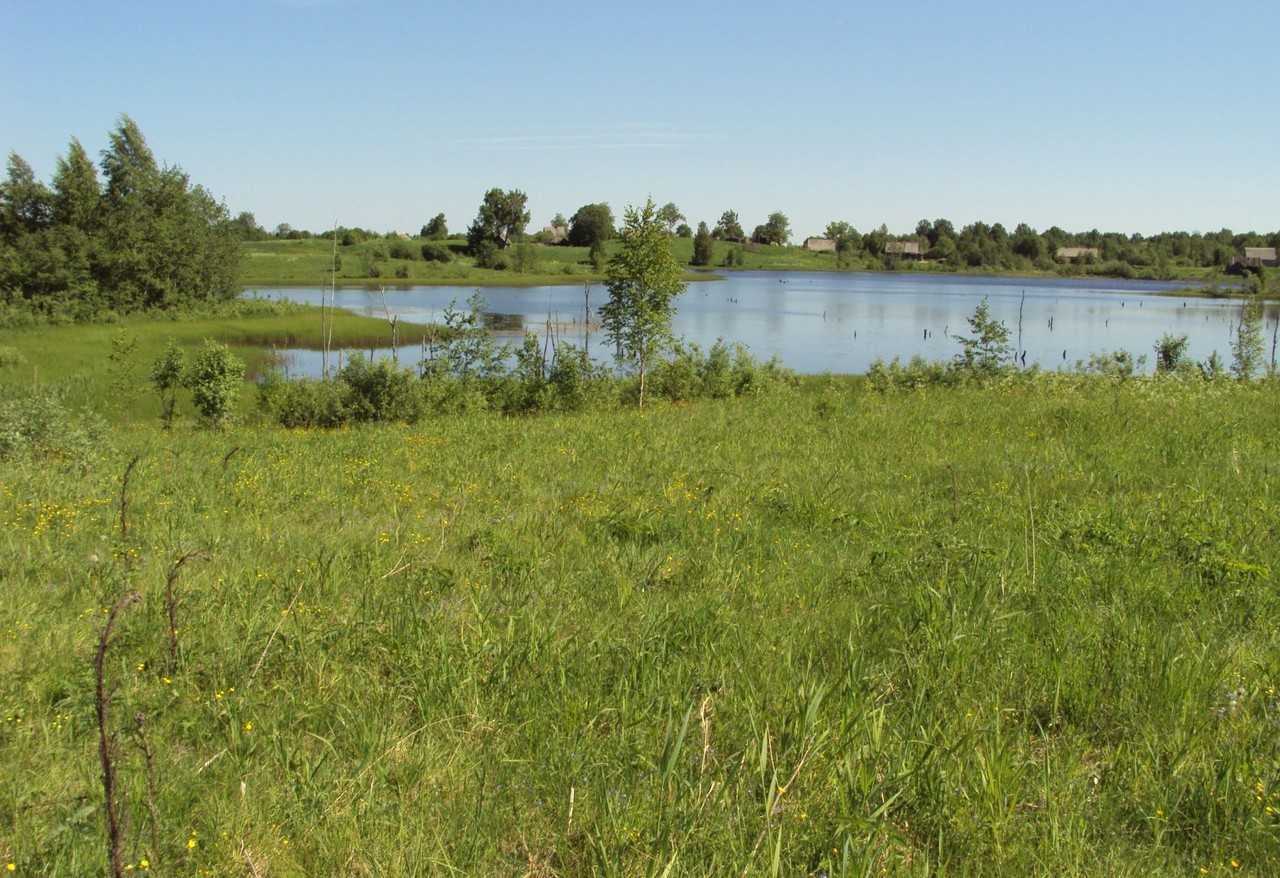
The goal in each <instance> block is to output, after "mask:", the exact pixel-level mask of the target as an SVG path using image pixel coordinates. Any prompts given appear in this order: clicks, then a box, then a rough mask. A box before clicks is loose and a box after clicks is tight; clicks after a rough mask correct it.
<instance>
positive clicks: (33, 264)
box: [0, 116, 259, 319]
mask: <svg viewBox="0 0 1280 878" xmlns="http://www.w3.org/2000/svg"><path fill="white" fill-rule="evenodd" d="M99 167H100V168H101V173H102V176H101V178H99V175H98V171H99ZM258 231H259V229H258V227H257V223H256V222H255V221H254V220H253V217H252V215H250V214H242V215H241V216H240V217H238V218H237V219H236V220H231V219H230V218H229V217H228V214H227V210H226V207H225V206H224V205H222V204H221V203H220V202H218V201H216V200H215V199H214V198H213V196H212V195H210V194H209V193H208V192H207V191H206V190H205V189H203V188H202V187H200V186H196V185H192V183H191V181H190V180H189V178H188V177H187V175H186V173H184V172H183V171H182V169H181V168H178V167H171V166H161V165H159V164H158V163H157V162H156V159H155V157H154V156H153V155H152V153H151V150H150V149H149V148H148V147H147V143H146V140H145V138H144V137H143V136H142V132H141V130H140V129H139V128H138V126H137V124H136V123H135V122H134V121H133V120H132V119H130V118H128V117H127V116H125V117H122V118H121V120H120V123H119V125H118V126H117V127H116V128H115V130H114V131H112V132H111V134H110V145H109V146H108V147H107V148H106V149H104V150H103V151H102V154H101V160H100V165H99V166H95V165H94V163H93V162H92V161H91V160H90V158H89V155H88V153H87V152H86V151H85V149H84V147H83V146H81V145H80V142H79V141H77V140H74V139H73V140H72V141H71V144H70V146H69V147H68V149H67V154H66V155H65V156H62V157H59V159H58V162H57V168H56V171H55V173H54V176H53V180H52V183H51V184H50V185H46V184H44V183H42V182H40V181H39V180H37V179H36V177H35V174H34V172H33V171H32V169H31V166H30V165H29V164H28V163H27V162H26V161H24V160H23V159H22V158H21V157H20V156H18V155H17V154H16V153H11V154H10V156H9V163H8V174H7V176H6V177H5V179H4V181H3V182H2V183H0V302H2V303H3V304H5V305H7V306H8V307H9V308H10V309H13V310H20V311H25V312H37V313H42V314H46V315H51V316H56V317H59V318H69V319H91V318H92V317H94V316H95V315H98V314H100V313H102V312H104V311H114V312H117V313H126V312H132V311H140V310H146V309H155V308H162V309H167V308H175V307H183V306H188V305H192V304H199V303H207V302H211V301H219V300H228V299H232V298H234V297H235V296H236V295H237V294H238V292H239V289H238V286H237V280H238V277H239V270H240V260H241V249H240V245H239V242H240V241H241V240H243V239H245V238H246V237H247V236H253V235H257V234H258Z"/></svg>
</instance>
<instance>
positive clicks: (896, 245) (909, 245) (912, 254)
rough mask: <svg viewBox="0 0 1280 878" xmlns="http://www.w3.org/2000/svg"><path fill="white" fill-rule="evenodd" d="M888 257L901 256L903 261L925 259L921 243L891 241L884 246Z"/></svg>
mask: <svg viewBox="0 0 1280 878" xmlns="http://www.w3.org/2000/svg"><path fill="white" fill-rule="evenodd" d="M884 252H885V255H886V256H901V257H902V258H903V259H916V260H919V259H923V258H924V254H923V253H921V252H920V242H919V241H889V242H887V243H886V244H885V245H884Z"/></svg>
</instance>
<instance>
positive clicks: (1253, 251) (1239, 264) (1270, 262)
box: [1227, 247, 1280, 274]
mask: <svg viewBox="0 0 1280 878" xmlns="http://www.w3.org/2000/svg"><path fill="white" fill-rule="evenodd" d="M1277 264H1280V263H1277V261H1276V248H1275V247H1245V248H1244V256H1237V257H1236V258H1235V259H1232V260H1231V264H1230V265H1228V266H1227V274H1246V273H1248V272H1250V271H1252V272H1260V271H1262V269H1264V268H1275V267H1276V265H1277Z"/></svg>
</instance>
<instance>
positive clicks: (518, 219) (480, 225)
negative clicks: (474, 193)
mask: <svg viewBox="0 0 1280 878" xmlns="http://www.w3.org/2000/svg"><path fill="white" fill-rule="evenodd" d="M528 201H529V197H528V196H527V195H525V194H524V193H523V192H521V191H520V190H519V189H512V190H511V191H510V192H504V191H503V190H501V189H490V190H489V191H488V192H486V193H485V194H484V201H482V202H481V203H480V211H479V213H478V214H477V215H476V218H475V221H474V222H472V223H471V226H470V228H468V229H467V246H468V247H470V248H471V251H472V252H473V253H474V252H476V250H477V249H478V248H479V247H480V244H481V242H482V241H492V242H493V243H494V244H495V245H497V247H498V249H500V250H505V249H507V248H508V247H510V246H511V245H512V243H514V241H515V239H516V238H517V237H519V236H520V235H522V234H524V227H525V226H527V225H528V224H529V211H528V210H526V209H525V205H526V204H527V203H528Z"/></svg>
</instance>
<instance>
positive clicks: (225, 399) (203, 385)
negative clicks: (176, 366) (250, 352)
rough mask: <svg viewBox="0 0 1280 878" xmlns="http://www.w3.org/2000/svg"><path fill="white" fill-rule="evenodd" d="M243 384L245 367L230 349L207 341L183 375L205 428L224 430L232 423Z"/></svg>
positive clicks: (210, 340)
mask: <svg viewBox="0 0 1280 878" xmlns="http://www.w3.org/2000/svg"><path fill="white" fill-rule="evenodd" d="M243 382H244V363H243V362H242V361H241V360H240V359H239V358H238V357H236V356H235V355H234V354H233V353H231V349H230V348H229V347H227V346H226V345H224V344H220V343H218V342H216V341H213V340H212V339H206V340H205V343H204V347H203V348H201V350H200V353H198V354H196V358H195V360H194V361H193V362H192V363H191V366H190V368H189V369H187V370H186V372H185V374H184V375H183V383H184V384H185V385H186V387H187V389H189V390H190V391H191V401H192V402H193V403H194V404H195V407H196V411H197V412H199V413H200V419H201V421H203V422H204V424H205V425H206V426H210V427H223V426H226V425H227V424H228V423H230V422H231V420H232V417H233V416H234V413H235V408H236V401H237V399H238V398H239V396H240V391H241V389H242V387H243Z"/></svg>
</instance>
